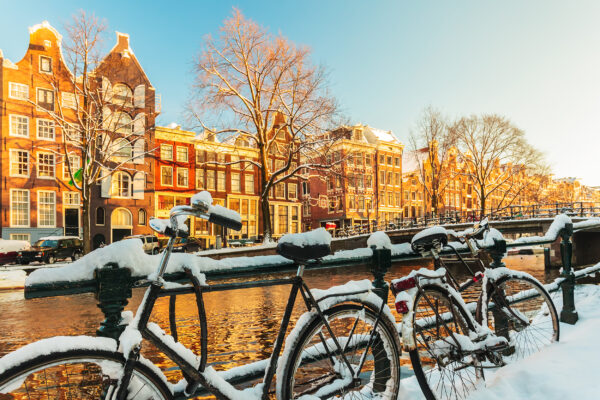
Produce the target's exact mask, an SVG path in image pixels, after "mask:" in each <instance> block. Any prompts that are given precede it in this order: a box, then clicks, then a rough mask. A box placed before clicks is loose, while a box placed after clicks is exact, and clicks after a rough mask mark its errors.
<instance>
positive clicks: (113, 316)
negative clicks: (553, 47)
mask: <svg viewBox="0 0 600 400" xmlns="http://www.w3.org/2000/svg"><path fill="white" fill-rule="evenodd" d="M563 220H564V218H563ZM560 224H561V221H560V218H558V217H557V218H555V220H554V223H553V226H554V228H553V227H551V228H550V229H549V232H547V234H546V235H545V236H543V237H537V238H529V239H528V240H527V241H526V242H516V243H506V241H504V240H497V239H494V240H493V241H492V242H491V243H488V242H486V243H485V244H486V246H484V248H485V249H486V250H487V251H488V252H489V254H490V256H491V258H492V260H493V261H492V262H491V264H490V267H492V268H498V267H503V266H504V263H503V261H502V259H503V257H504V256H505V255H506V252H507V249H508V248H511V247H518V246H525V245H527V246H531V245H541V244H550V243H553V242H555V241H556V240H557V239H558V238H560V239H561V245H560V247H561V256H562V266H563V268H562V273H561V276H560V277H559V278H558V279H557V280H555V281H554V282H553V283H552V284H550V285H546V287H547V288H548V289H549V290H550V291H556V290H559V289H562V291H563V308H562V310H561V313H560V319H561V321H563V322H567V323H570V324H574V323H575V322H576V321H577V319H578V315H577V311H576V310H575V302H574V285H575V281H576V279H579V278H582V277H585V276H588V275H593V274H595V273H596V272H598V271H600V263H598V264H596V265H595V266H593V267H590V268H586V269H584V270H581V271H577V272H574V271H573V269H572V266H571V256H572V243H571V238H572V236H573V234H574V232H577V231H580V230H585V229H597V228H600V220H599V221H597V222H596V221H595V220H592V221H584V222H578V223H575V224H573V223H571V222H569V223H564V224H563V225H560ZM557 226H558V227H559V228H558V229H556V227H557ZM458 251H459V253H463V254H467V253H468V249H467V247H466V246H461V247H458ZM452 254H454V253H453V252H451V251H447V252H442V256H444V255H452ZM260 257H261V256H258V257H254V258H253V259H254V260H255V261H260ZM263 257H264V256H263ZM268 257H269V258H265V260H270V264H267V263H264V264H261V263H260V262H254V264H255V265H256V264H261V265H260V266H258V267H257V266H248V265H245V266H244V265H239V266H237V267H235V268H229V267H228V268H227V269H225V268H222V269H219V268H216V269H214V270H211V271H206V272H205V274H206V277H207V278H208V279H219V278H231V277H241V276H254V275H260V274H263V273H265V272H285V271H293V270H295V269H296V266H295V265H294V263H293V262H291V261H289V260H286V259H284V258H283V257H279V258H276V259H274V258H273V256H268ZM421 258H422V257H421V256H420V255H418V254H415V253H413V252H412V250H411V248H410V244H409V243H403V244H396V245H393V246H392V249H375V248H359V249H355V250H344V251H339V252H337V253H336V254H334V255H331V256H328V257H325V258H324V259H323V261H322V262H321V263H319V264H312V265H309V266H307V269H315V268H333V267H336V268H344V267H349V266H353V265H370V267H371V273H372V274H373V278H374V279H373V285H374V287H375V288H376V291H377V293H378V294H379V295H380V296H381V297H382V298H383V299H384V300H387V297H388V285H387V283H386V273H387V272H388V270H389V268H390V267H391V265H392V263H394V262H401V261H409V260H418V259H421ZM231 260H232V259H228V261H229V263H231ZM274 260H276V262H275V261H274ZM216 262H218V261H216ZM142 278H145V276H132V275H131V271H130V270H129V269H128V268H124V267H122V266H118V265H116V264H107V265H106V266H105V268H102V269H98V270H96V272H95V274H94V279H90V280H83V281H77V282H52V283H45V284H36V285H26V287H25V297H26V298H28V299H30V298H38V297H51V296H63V295H69V294H74V293H94V294H95V296H96V299H97V300H98V303H99V307H100V309H101V310H102V312H103V313H104V315H105V320H104V321H102V322H101V324H100V325H101V326H100V328H99V329H98V330H97V334H98V335H100V336H106V337H112V338H114V339H118V338H119V336H120V334H121V333H122V331H123V329H124V326H123V325H121V312H122V311H123V309H124V307H125V305H126V304H127V302H128V299H129V298H130V297H131V295H132V288H133V287H134V286H135V283H136V282H138V281H139V280H140V279H142ZM165 279H166V280H169V281H176V282H177V281H179V282H183V281H188V278H187V276H186V275H185V274H184V273H175V274H170V275H167V276H165ZM264 364H265V360H261V361H257V362H254V363H252V364H251V365H246V366H244V367H243V368H244V373H240V374H237V373H231V375H230V376H236V377H235V378H232V379H227V380H228V381H230V382H231V383H241V382H247V381H250V380H252V379H255V378H256V377H258V376H260V375H261V374H262V373H263V372H264ZM234 370H235V368H234ZM230 372H233V370H230ZM238 375H240V376H238Z"/></svg>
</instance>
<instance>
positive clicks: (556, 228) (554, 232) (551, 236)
mask: <svg viewBox="0 0 600 400" xmlns="http://www.w3.org/2000/svg"><path fill="white" fill-rule="evenodd" d="M569 223H571V218H570V217H569V216H568V215H567V214H559V215H557V216H556V217H554V221H552V224H551V225H550V228H548V230H547V231H546V234H545V235H544V236H528V237H521V238H518V239H517V240H515V241H513V242H512V243H513V244H520V243H533V242H540V241H548V242H553V241H555V240H556V239H557V238H558V234H559V233H560V231H561V229H563V228H564V227H565V226H566V225H567V224H569Z"/></svg>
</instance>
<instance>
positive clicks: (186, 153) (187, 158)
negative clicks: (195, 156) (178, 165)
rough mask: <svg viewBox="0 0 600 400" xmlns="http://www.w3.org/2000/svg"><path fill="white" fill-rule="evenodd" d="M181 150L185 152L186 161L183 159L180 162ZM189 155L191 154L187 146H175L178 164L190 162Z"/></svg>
mask: <svg viewBox="0 0 600 400" xmlns="http://www.w3.org/2000/svg"><path fill="white" fill-rule="evenodd" d="M180 149H183V150H185V160H183V159H181V160H180V159H179V150H180ZM188 153H189V151H188V148H187V147H186V146H175V159H176V160H177V162H188V160H189V159H190V156H189V154H188ZM182 154H183V153H182Z"/></svg>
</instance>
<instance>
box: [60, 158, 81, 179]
mask: <svg viewBox="0 0 600 400" xmlns="http://www.w3.org/2000/svg"><path fill="white" fill-rule="evenodd" d="M80 160H81V159H80V158H79V157H78V156H76V155H73V154H69V161H68V162H67V161H66V160H65V162H64V163H63V179H65V180H67V179H71V175H70V174H69V164H70V165H71V172H72V173H73V174H75V172H77V171H78V170H79V168H81V161H80Z"/></svg>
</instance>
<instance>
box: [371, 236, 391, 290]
mask: <svg viewBox="0 0 600 400" xmlns="http://www.w3.org/2000/svg"><path fill="white" fill-rule="evenodd" d="M371 250H373V259H372V263H371V273H372V274H373V277H374V278H375V279H374V280H373V286H374V287H375V293H377V295H378V296H379V297H381V298H382V299H383V301H385V302H387V298H388V290H389V285H388V284H387V282H386V281H385V274H386V273H387V272H388V270H389V269H390V267H391V266H392V250H390V249H377V248H375V246H371Z"/></svg>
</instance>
